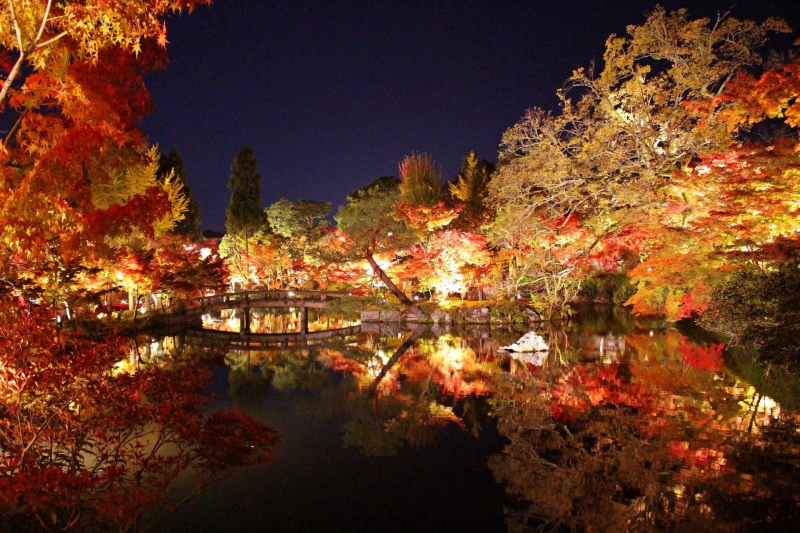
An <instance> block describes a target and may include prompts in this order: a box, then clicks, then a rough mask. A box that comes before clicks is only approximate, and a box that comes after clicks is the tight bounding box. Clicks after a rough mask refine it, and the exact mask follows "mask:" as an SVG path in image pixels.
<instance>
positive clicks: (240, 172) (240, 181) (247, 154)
mask: <svg viewBox="0 0 800 533" xmlns="http://www.w3.org/2000/svg"><path fill="white" fill-rule="evenodd" d="M257 171H258V161H257V160H256V156H255V154H254V153H253V151H252V150H251V149H250V148H248V147H246V146H244V147H242V149H241V150H239V153H238V154H236V157H235V158H234V160H233V165H231V177H230V179H229V180H228V188H229V189H231V191H232V192H231V200H230V202H229V203H228V208H227V210H226V214H227V215H228V218H227V220H226V221H225V229H226V231H227V232H228V233H231V234H234V235H239V236H241V239H242V241H243V242H244V253H245V255H247V254H248V253H249V244H248V243H249V240H250V237H251V236H253V235H255V233H256V232H258V231H260V230H261V229H262V228H263V226H264V222H265V220H264V213H263V212H262V210H261V176H260V175H258V174H256V172H257Z"/></svg>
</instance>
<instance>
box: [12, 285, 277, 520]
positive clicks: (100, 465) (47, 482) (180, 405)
mask: <svg viewBox="0 0 800 533" xmlns="http://www.w3.org/2000/svg"><path fill="white" fill-rule="evenodd" d="M3 304H4V305H3V311H2V314H1V315H0V324H1V325H2V327H1V328H0V395H1V396H2V407H1V408H0V448H2V450H3V456H2V459H0V528H2V529H4V530H6V529H7V530H13V531H109V530H118V531H131V530H135V529H136V528H137V525H139V524H140V523H141V520H142V519H143V517H145V516H148V515H149V516H150V517H153V516H155V517H157V516H158V515H159V514H160V513H163V512H164V511H170V510H172V509H174V508H175V507H177V506H179V505H181V503H182V501H181V500H178V501H173V500H172V498H171V496H172V495H171V494H170V486H171V484H172V483H173V482H174V481H175V479H176V478H177V477H178V476H179V475H183V474H184V473H191V475H192V476H193V477H194V478H195V479H196V481H197V484H196V487H194V488H193V489H190V490H189V491H188V493H187V494H185V498H184V501H185V499H188V498H191V497H192V496H194V495H197V494H198V493H200V492H201V491H202V490H203V489H204V488H206V487H208V485H209V484H210V483H212V482H213V481H214V480H216V479H219V478H220V477H222V476H223V475H224V474H225V473H228V472H230V471H231V470H232V469H234V468H236V467H239V466H245V465H252V464H257V463H261V462H263V461H265V460H267V459H268V458H269V450H270V449H271V448H272V447H273V446H274V445H275V443H276V442H277V438H276V436H275V433H274V432H273V430H272V429H271V428H269V427H268V426H266V425H265V424H262V423H259V422H258V421H256V420H254V419H252V418H251V417H249V416H246V415H244V414H242V413H240V412H238V411H218V412H215V413H210V414H207V413H206V411H205V408H206V405H207V403H208V400H207V399H206V398H203V397H202V396H200V391H201V390H202V387H203V385H204V383H205V382H206V380H207V377H208V376H207V374H206V373H205V372H203V371H202V370H198V369H197V368H196V367H195V366H191V367H190V366H185V367H184V366H176V367H172V368H162V367H156V366H152V367H150V366H148V367H144V368H141V369H139V370H137V371H135V372H132V373H130V372H123V371H119V370H113V369H114V367H115V365H117V364H118V363H120V361H122V360H127V359H128V358H129V357H130V352H131V348H130V344H129V342H128V341H125V340H122V339H114V338H110V339H106V340H105V341H104V342H93V341H89V340H85V339H81V338H78V337H76V336H72V335H66V334H61V333H56V332H55V331H53V329H52V325H51V323H50V322H49V321H48V320H47V317H46V315H45V313H43V312H37V311H33V310H30V309H28V308H25V307H18V306H17V305H15V303H13V302H11V301H4V302H3Z"/></svg>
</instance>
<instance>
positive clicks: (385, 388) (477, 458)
mask: <svg viewBox="0 0 800 533" xmlns="http://www.w3.org/2000/svg"><path fill="white" fill-rule="evenodd" d="M661 326H662V327H658V324H648V323H637V322H636V321H634V320H633V319H632V318H631V317H629V316H628V315H627V314H625V313H624V312H622V311H620V310H615V311H611V310H609V311H608V312H600V313H596V312H592V313H584V315H583V318H582V319H581V320H578V321H576V322H574V323H571V324H569V325H566V326H554V325H546V326H543V327H541V328H539V329H537V331H538V332H539V333H540V334H541V335H542V336H543V337H544V338H545V340H546V341H547V343H548V344H549V345H550V348H551V349H550V351H549V352H548V353H547V354H546V355H544V354H539V355H537V356H531V355H525V356H514V357H510V356H507V355H504V354H502V353H500V352H498V348H499V347H500V346H503V345H506V344H509V343H510V342H513V341H514V340H515V339H516V338H518V336H519V334H520V332H514V331H510V330H506V329H502V328H500V329H498V328H493V329H489V328H488V327H471V328H470V327H468V328H463V329H445V328H438V327H436V328H432V329H431V328H421V329H419V330H417V331H403V330H399V329H398V328H392V327H382V328H377V327H373V328H371V330H369V331H367V330H366V329H367V328H366V327H365V328H364V329H365V330H364V331H362V333H361V334H359V335H356V336H352V337H348V338H346V339H342V340H339V341H334V342H329V343H326V344H320V345H319V346H311V347H306V348H299V349H285V350H284V349H276V350H266V351H230V352H229V353H227V354H226V355H225V358H224V361H225V364H224V365H221V366H219V367H218V368H217V369H216V370H215V372H214V378H213V381H212V383H211V384H210V385H209V387H208V390H207V394H210V395H213V397H214V403H213V404H212V406H211V408H212V409H213V408H219V407H223V406H231V405H235V406H238V407H239V408H240V409H242V410H244V411H246V412H247V413H250V414H252V415H253V416H255V417H256V418H257V419H258V420H260V421H263V422H266V423H268V424H269V425H270V426H272V427H274V428H275V429H276V430H277V432H278V434H279V435H280V437H281V442H280V444H279V445H278V446H277V453H276V455H275V456H274V457H273V458H272V459H271V461H270V462H269V463H267V464H265V465H262V466H258V467H255V468H251V469H249V470H245V471H243V472H240V473H237V474H236V475H235V476H233V477H231V478H229V479H227V480H225V481H223V482H221V483H219V484H217V485H215V486H213V487H212V488H211V489H210V490H209V491H208V492H207V493H206V494H204V495H202V496H201V497H199V498H198V499H196V500H194V501H193V502H191V504H189V505H188V506H187V507H185V508H183V509H182V510H180V511H178V512H177V513H176V514H174V515H173V516H172V517H170V518H169V520H168V521H167V522H166V523H165V524H164V526H163V527H162V528H161V529H160V530H161V531H222V530H225V531H242V532H244V531H337V530H340V531H345V530H350V531H443V530H448V531H506V530H514V531H526V530H530V531H535V530H538V529H539V528H543V529H544V530H557V531H635V530H640V531H750V530H752V531H787V530H789V531H791V530H795V531H796V530H797V529H796V526H797V524H798V518H800V508H799V507H798V506H799V505H800V471H799V470H798V467H799V466H800V434H798V417H797V410H796V409H797V407H798V404H799V403H800V395H798V392H800V387H799V386H798V382H797V380H796V379H795V378H794V377H792V376H791V375H789V374H786V373H783V372H780V371H777V370H775V369H769V368H767V367H766V366H765V365H763V366H762V365H761V364H760V363H759V362H758V361H757V360H754V359H753V357H752V354H747V353H741V352H730V353H728V352H726V351H725V350H724V346H723V344H721V343H720V342H718V341H716V340H715V339H713V338H708V336H706V335H704V334H703V332H701V331H687V330H679V329H675V328H674V327H666V326H664V325H663V324H662V325H661ZM417 337H418V338H417Z"/></svg>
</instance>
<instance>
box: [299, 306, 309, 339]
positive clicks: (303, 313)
mask: <svg viewBox="0 0 800 533" xmlns="http://www.w3.org/2000/svg"><path fill="white" fill-rule="evenodd" d="M300 333H302V334H303V335H305V334H306V333H308V307H301V308H300Z"/></svg>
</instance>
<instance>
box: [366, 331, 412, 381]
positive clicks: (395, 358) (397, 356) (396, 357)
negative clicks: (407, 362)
mask: <svg viewBox="0 0 800 533" xmlns="http://www.w3.org/2000/svg"><path fill="white" fill-rule="evenodd" d="M425 329H426V328H425V327H424V326H417V328H416V329H415V330H414V331H412V332H411V336H410V337H409V338H407V339H406V340H405V341H404V342H403V344H401V345H400V347H399V348H398V349H397V351H395V352H394V354H392V357H391V358H390V359H389V360H388V361H386V364H385V365H383V368H381V371H380V373H379V374H378V375H377V376H376V377H375V381H373V382H372V384H371V385H370V386H369V396H373V395H374V394H375V392H376V391H377V390H378V385H380V383H381V380H382V379H383V378H384V377H386V374H388V373H389V370H391V369H392V367H393V366H394V365H395V364H396V363H397V361H399V360H400V358H401V357H403V354H404V353H406V352H407V351H408V349H409V348H411V347H412V346H414V343H415V342H417V340H418V339H419V338H420V337H422V334H423V333H425Z"/></svg>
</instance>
